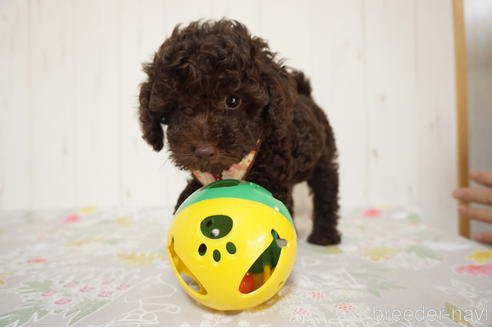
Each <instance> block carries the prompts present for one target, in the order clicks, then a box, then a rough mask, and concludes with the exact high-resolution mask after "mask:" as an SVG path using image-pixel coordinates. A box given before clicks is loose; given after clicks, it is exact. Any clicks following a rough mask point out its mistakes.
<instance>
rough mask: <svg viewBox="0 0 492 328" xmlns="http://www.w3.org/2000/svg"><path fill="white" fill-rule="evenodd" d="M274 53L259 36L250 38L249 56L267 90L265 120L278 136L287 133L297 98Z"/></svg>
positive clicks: (291, 83)
mask: <svg viewBox="0 0 492 328" xmlns="http://www.w3.org/2000/svg"><path fill="white" fill-rule="evenodd" d="M275 55H276V54H275V53H272V52H271V51H270V50H269V49H268V44H267V43H266V42H265V41H264V40H263V39H261V38H257V37H254V38H252V39H251V56H252V58H254V62H255V64H256V66H257V70H258V71H259V73H260V77H261V79H262V82H263V83H262V84H264V85H265V86H266V88H267V90H268V94H269V103H268V106H267V108H266V112H265V115H266V120H267V122H268V125H269V127H270V128H271V130H272V133H275V134H277V135H278V136H284V135H286V134H287V132H288V129H289V126H290V123H291V122H292V120H293V112H294V110H293V108H294V104H295V101H296V99H297V92H296V88H295V82H294V81H293V80H292V78H291V76H290V74H289V73H288V72H287V70H286V68H285V67H284V66H283V63H282V61H281V60H277V59H276V58H275Z"/></svg>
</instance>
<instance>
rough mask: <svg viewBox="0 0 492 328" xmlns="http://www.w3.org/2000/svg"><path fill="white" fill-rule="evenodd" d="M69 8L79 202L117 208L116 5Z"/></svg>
mask: <svg viewBox="0 0 492 328" xmlns="http://www.w3.org/2000/svg"><path fill="white" fill-rule="evenodd" d="M71 4H72V6H73V8H72V17H73V21H72V24H73V34H72V37H73V40H72V43H73V54H72V56H73V70H74V75H73V87H74V102H73V111H74V122H73V125H72V126H73V127H74V130H73V131H72V132H71V133H74V135H75V150H76V152H75V156H74V157H75V167H76V170H75V177H76V178H75V202H76V203H77V204H87V205H107V204H115V203H118V201H119V190H120V181H119V170H120V160H119V143H120V135H119V134H120V131H119V120H118V118H119V117H118V116H119V108H118V97H119V93H118V78H119V72H118V69H119V67H118V60H119V53H118V51H117V36H118V31H117V14H118V13H117V3H116V1H115V0H111V1H102V2H101V1H98V0H78V1H72V2H71ZM89 27H97V28H89Z"/></svg>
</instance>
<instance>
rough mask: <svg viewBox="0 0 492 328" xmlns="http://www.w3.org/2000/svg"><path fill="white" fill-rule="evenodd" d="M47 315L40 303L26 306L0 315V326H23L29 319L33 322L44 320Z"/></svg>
mask: <svg viewBox="0 0 492 328" xmlns="http://www.w3.org/2000/svg"><path fill="white" fill-rule="evenodd" d="M48 313H49V311H48V310H46V309H44V308H43V304H42V302H36V303H31V304H26V305H25V306H23V307H21V308H17V309H15V310H13V311H10V312H7V313H3V314H0V326H1V327H5V326H23V325H24V324H26V323H27V322H29V321H30V320H31V319H34V320H35V321H37V320H40V319H42V318H44V317H45V316H46V315H47V314H48Z"/></svg>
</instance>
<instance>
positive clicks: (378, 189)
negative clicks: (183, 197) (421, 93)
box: [364, 0, 419, 205]
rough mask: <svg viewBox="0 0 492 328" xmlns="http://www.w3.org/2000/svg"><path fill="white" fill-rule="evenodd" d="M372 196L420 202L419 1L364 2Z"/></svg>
mask: <svg viewBox="0 0 492 328" xmlns="http://www.w3.org/2000/svg"><path fill="white" fill-rule="evenodd" d="M364 7H365V10H364V16H365V22H364V23H365V25H364V30H365V36H364V38H365V40H366V41H365V47H366V54H367V56H366V78H365V79H366V106H367V110H368V136H367V138H368V144H367V147H368V149H367V150H368V152H369V153H368V172H369V198H370V201H371V203H375V204H378V203H379V204H383V205H385V204H412V203H413V204H414V203H416V201H417V189H418V183H419V181H418V179H417V168H416V166H415V163H416V160H417V155H416V151H415V150H416V146H417V142H416V138H415V132H416V126H417V121H416V112H417V108H416V99H415V95H416V77H415V35H414V31H415V20H414V19H415V16H414V5H413V1H410V0H406V1H383V0H381V1H364Z"/></svg>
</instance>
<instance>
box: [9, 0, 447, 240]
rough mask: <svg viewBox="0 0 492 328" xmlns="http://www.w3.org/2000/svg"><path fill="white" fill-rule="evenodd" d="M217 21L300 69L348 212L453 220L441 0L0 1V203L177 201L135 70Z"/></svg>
mask: <svg viewBox="0 0 492 328" xmlns="http://www.w3.org/2000/svg"><path fill="white" fill-rule="evenodd" d="M222 16H227V17H230V18H234V19H238V20H240V21H242V22H243V23H245V24H246V25H247V26H248V27H249V28H250V29H251V31H252V32H253V33H255V34H257V35H260V36H262V37H264V38H266V39H267V40H268V41H269V42H270V46H271V48H272V49H273V50H274V51H278V52H279V53H280V54H281V55H282V56H283V57H286V58H288V59H289V61H288V64H289V65H291V66H293V67H297V68H300V69H302V70H304V71H305V72H306V73H307V75H308V76H310V77H311V80H312V84H313V88H314V97H315V98H316V100H317V101H318V103H319V104H320V105H321V106H322V107H323V108H324V109H325V110H326V112H327V113H328V115H329V117H330V119H331V122H332V125H333V126H334V128H335V132H336V136H337V140H338V146H339V150H340V167H341V200H342V204H343V206H344V207H351V206H365V205H375V206H389V205H398V204H411V205H418V206H420V207H421V208H422V209H423V211H424V214H425V218H426V220H428V221H429V222H431V223H432V224H434V225H437V226H439V227H442V228H445V229H449V230H452V231H454V230H455V226H456V216H455V205H454V203H453V201H452V200H451V198H450V196H449V194H450V192H451V190H452V188H453V187H454V186H455V181H456V179H455V171H456V169H455V117H454V114H455V99H454V98H455V92H454V54H453V35H452V7H451V1H450V0H432V1H427V0H386V1H383V0H310V1H297V0H288V1H279V0H278V1H271V0H270V1H259V0H255V1H252V0H247V1H246V0H239V1H238V0H234V1H232V0H200V1H198V0H197V1H190V0H187V1H182V0H180V1H170V0H167V1H166V0H145V1H137V0H121V1H117V0H105V1H99V0H80V1H67V0H44V1H36V0H16V1H14V0H0V56H1V57H0V70H1V78H0V109H1V114H0V115H1V116H0V122H1V123H0V129H1V131H0V133H1V139H0V141H1V146H0V207H1V208H45V207H67V206H88V205H95V206H100V205H138V206H154V205H167V204H173V203H174V201H175V198H176V197H177V195H178V193H179V191H180V189H182V188H183V186H184V183H185V182H184V181H185V177H186V176H187V174H186V173H183V172H178V171H177V170H176V169H175V168H174V167H173V165H172V163H170V161H169V160H168V158H167V155H166V154H165V153H154V152H153V151H152V150H151V149H150V148H149V147H148V146H147V145H146V144H145V143H144V142H143V141H142V140H141V138H140V131H139V129H138V123H137V120H136V106H137V92H138V87H137V86H138V83H139V82H141V81H142V79H143V78H144V75H143V74H142V72H141V67H140V64H141V63H142V62H144V61H148V60H150V59H151V57H152V55H153V52H154V51H155V50H156V49H157V47H158V46H159V45H160V44H161V43H162V42H163V40H164V39H165V37H166V36H167V35H168V34H169V33H170V31H171V30H172V28H173V27H174V26H175V25H176V24H177V23H188V22H190V21H191V20H194V19H197V18H201V17H205V18H220V17H222ZM301 194H302V193H301ZM302 195H304V194H302ZM297 203H298V205H300V207H302V206H304V205H305V203H306V199H305V197H298V199H297Z"/></svg>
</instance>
